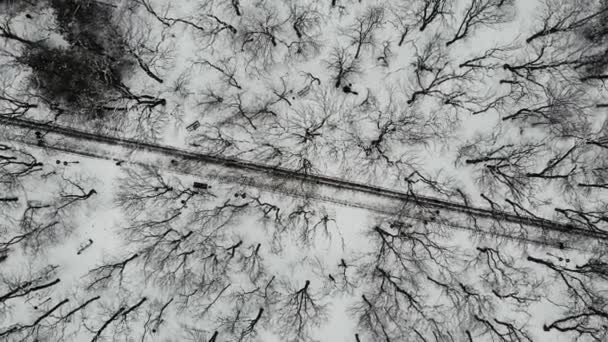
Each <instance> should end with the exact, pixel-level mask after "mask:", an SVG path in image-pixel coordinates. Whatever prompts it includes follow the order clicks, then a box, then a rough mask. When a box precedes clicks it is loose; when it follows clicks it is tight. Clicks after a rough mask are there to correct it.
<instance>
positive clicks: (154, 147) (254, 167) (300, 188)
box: [0, 116, 608, 241]
mask: <svg viewBox="0 0 608 342" xmlns="http://www.w3.org/2000/svg"><path fill="white" fill-rule="evenodd" d="M0 129H2V130H4V131H5V132H4V136H7V135H8V136H10V137H11V138H12V139H15V140H18V141H20V142H23V143H27V144H31V145H39V146H41V145H42V146H44V147H46V148H52V149H56V150H62V151H65V152H69V153H75V154H80V155H85V156H89V157H94V158H103V159H110V160H129V161H132V160H131V159H132V158H133V157H134V155H135V153H137V158H136V159H137V161H135V162H137V163H142V164H146V163H147V164H152V165H155V166H158V167H163V168H168V169H173V170H177V171H180V172H182V173H186V174H190V175H197V176H200V175H205V176H208V177H216V178H222V179H229V180H231V181H233V182H236V183H240V184H245V185H248V186H252V187H258V188H262V189H265V190H270V191H274V192H279V193H283V194H287V195H290V196H299V197H307V198H314V199H318V200H322V201H328V202H333V203H337V204H340V205H347V206H351V207H356V208H363V209H367V210H372V211H376V212H380V213H383V214H389V215H390V214H394V213H396V212H399V209H400V208H403V205H404V204H406V205H407V204H410V205H415V206H417V207H421V208H427V209H432V210H441V211H443V212H453V213H459V214H464V215H465V216H467V217H469V218H474V219H482V220H487V221H490V222H504V223H509V224H513V225H515V226H517V227H519V228H520V229H515V230H513V231H512V232H511V233H509V232H507V233H505V232H498V231H494V232H493V231H491V230H482V231H483V232H484V233H488V234H494V235H499V236H506V237H510V238H515V239H523V240H529V239H531V240H538V241H542V240H544V238H545V237H546V236H547V235H550V234H557V235H559V236H563V235H564V234H565V235H567V236H570V237H573V236H576V237H582V238H586V239H592V240H599V241H608V232H603V231H595V230H589V229H585V228H584V227H578V226H574V225H571V224H566V223H562V222H557V221H552V220H548V219H543V218H540V217H536V216H526V215H519V214H513V213H509V212H505V211H499V210H493V209H487V208H479V207H473V206H468V205H464V204H461V203H458V202H453V201H448V200H443V199H439V198H434V197H428V196H422V195H413V194H409V193H405V192H399V191H395V190H391V189H387V188H382V187H376V186H371V185H368V184H363V183H357V182H351V181H347V180H344V179H339V178H334V177H329V176H325V175H315V174H304V173H301V172H297V171H294V170H290V169H286V168H281V167H274V166H268V165H263V164H259V163H254V162H248V161H244V160H237V159H230V158H224V157H220V156H214V155H209V154H202V153H196V152H191V151H187V150H184V149H179V148H175V147H171V146H166V145H161V144H156V143H149V142H143V141H138V140H134V139H125V138H119V137H114V136H109V135H104V134H100V133H91V132H85V131H82V130H78V129H74V128H69V127H65V126H58V125H54V124H50V123H44V122H39V121H33V120H29V119H23V118H17V117H6V116H0ZM35 132H41V133H42V134H41V136H42V137H43V138H42V139H39V138H38V136H36V135H35ZM201 165H204V166H203V167H202V168H201ZM323 189H333V190H334V191H333V192H332V191H324V190H323ZM370 196H371V197H370ZM366 197H370V198H372V199H373V200H370V199H369V198H368V199H365V198H366ZM395 203H397V205H396V204H395ZM486 223H488V222H486ZM470 225H471V221H470V220H466V222H464V223H462V224H461V225H460V226H461V227H460V228H464V229H471V228H470V227H469V226H470ZM475 226H477V224H475ZM524 227H530V228H534V229H533V230H535V231H536V233H535V234H531V235H532V236H534V237H527V236H522V234H521V230H522V229H524ZM472 230H477V229H472ZM515 231H519V232H520V233H516V232H515ZM560 240H561V239H560ZM554 241H555V240H554Z"/></svg>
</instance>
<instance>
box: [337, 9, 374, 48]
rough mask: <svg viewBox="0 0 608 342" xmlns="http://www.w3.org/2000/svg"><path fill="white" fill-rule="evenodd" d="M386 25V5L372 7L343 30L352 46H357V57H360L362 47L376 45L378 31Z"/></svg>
mask: <svg viewBox="0 0 608 342" xmlns="http://www.w3.org/2000/svg"><path fill="white" fill-rule="evenodd" d="M383 25H384V7H370V8H368V9H367V10H366V11H365V13H363V14H362V15H361V16H358V17H357V18H355V23H353V24H352V25H351V26H350V27H348V28H346V29H345V30H344V32H343V34H345V35H346V36H347V37H348V38H349V39H350V44H351V46H355V47H356V48H355V50H356V52H355V56H354V58H355V59H358V58H359V54H360V53H361V49H362V48H364V47H366V46H374V45H375V44H376V43H375V41H376V31H378V30H379V29H381V28H382V26H383Z"/></svg>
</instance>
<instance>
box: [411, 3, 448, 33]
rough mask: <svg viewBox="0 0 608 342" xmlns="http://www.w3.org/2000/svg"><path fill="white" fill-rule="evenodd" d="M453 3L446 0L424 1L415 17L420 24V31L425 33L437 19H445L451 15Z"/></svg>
mask: <svg viewBox="0 0 608 342" xmlns="http://www.w3.org/2000/svg"><path fill="white" fill-rule="evenodd" d="M450 9H451V2H449V1H446V0H422V1H421V3H420V5H419V8H418V9H417V10H416V12H415V15H416V17H417V18H418V23H419V24H420V31H424V30H425V29H426V28H427V27H428V26H429V25H430V24H431V23H432V22H433V21H435V19H440V20H441V19H443V18H444V17H445V16H446V15H448V14H450V13H451V12H450Z"/></svg>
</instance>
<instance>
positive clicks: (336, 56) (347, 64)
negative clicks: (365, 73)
mask: <svg viewBox="0 0 608 342" xmlns="http://www.w3.org/2000/svg"><path fill="white" fill-rule="evenodd" d="M326 64H327V68H328V69H329V70H330V71H331V72H332V74H333V76H332V79H333V81H334V84H335V87H336V88H339V87H340V86H341V85H343V84H346V82H348V80H349V78H350V77H353V76H356V75H357V74H358V73H359V72H360V66H359V62H358V60H357V59H356V58H355V57H353V56H351V55H350V54H349V53H348V52H347V50H346V49H342V48H334V49H333V50H332V52H331V55H330V56H329V59H328V60H327V61H326Z"/></svg>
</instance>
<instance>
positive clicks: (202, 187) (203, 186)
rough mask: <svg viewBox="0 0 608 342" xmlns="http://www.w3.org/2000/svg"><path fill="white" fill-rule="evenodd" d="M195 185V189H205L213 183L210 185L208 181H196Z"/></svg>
mask: <svg viewBox="0 0 608 342" xmlns="http://www.w3.org/2000/svg"><path fill="white" fill-rule="evenodd" d="M193 187H194V188H195V189H203V190H207V189H211V185H209V184H207V183H199V182H194V185H193Z"/></svg>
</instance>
